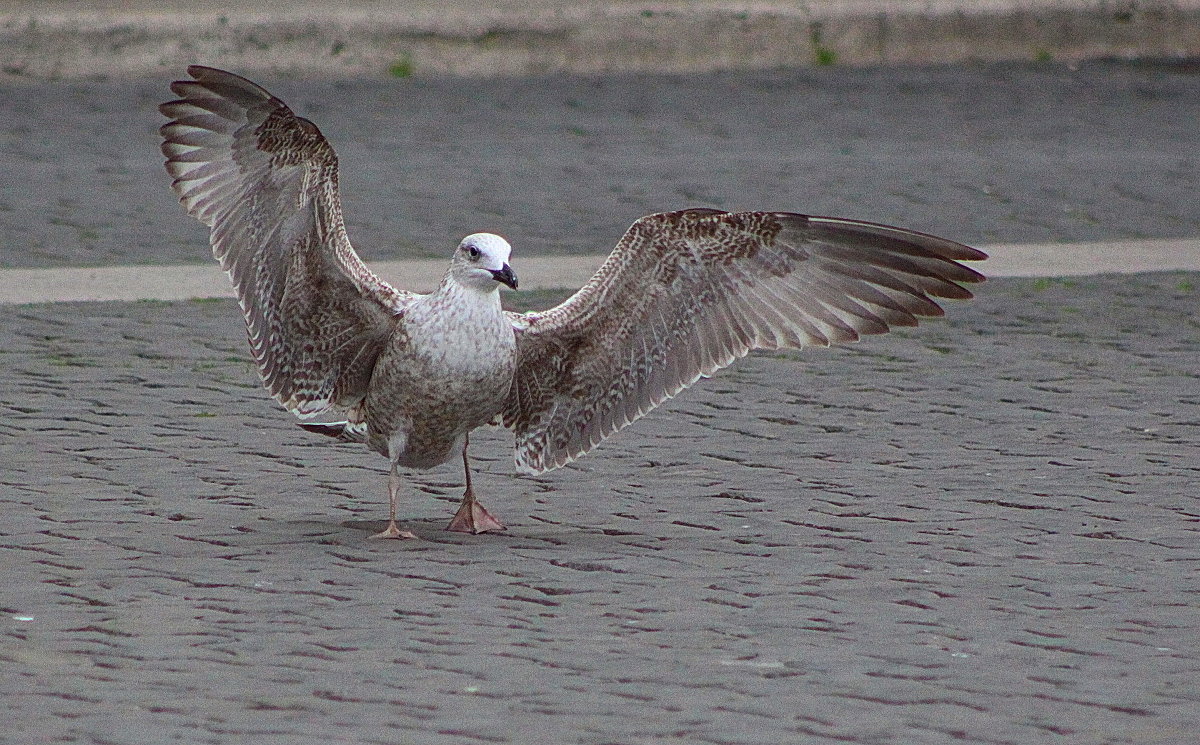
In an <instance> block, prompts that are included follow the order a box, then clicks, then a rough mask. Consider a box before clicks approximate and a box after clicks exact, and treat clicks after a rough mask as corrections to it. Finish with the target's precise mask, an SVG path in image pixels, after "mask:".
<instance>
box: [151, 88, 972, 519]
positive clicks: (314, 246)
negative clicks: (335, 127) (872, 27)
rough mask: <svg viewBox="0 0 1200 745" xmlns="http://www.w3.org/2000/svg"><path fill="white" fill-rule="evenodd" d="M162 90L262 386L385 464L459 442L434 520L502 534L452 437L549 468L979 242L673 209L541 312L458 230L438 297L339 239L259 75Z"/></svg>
mask: <svg viewBox="0 0 1200 745" xmlns="http://www.w3.org/2000/svg"><path fill="white" fill-rule="evenodd" d="M188 73H189V74H190V75H191V76H192V78H193V80H183V81H177V82H175V83H173V84H172V85H171V90H172V91H173V92H174V93H175V94H176V95H178V96H179V97H180V98H179V100H176V101H171V102H169V103H165V104H163V105H162V106H161V107H159V108H160V110H161V111H162V113H163V114H164V115H166V116H167V117H168V118H169V119H170V120H171V121H170V122H169V123H167V124H166V125H164V126H163V127H162V130H161V131H162V136H163V140H164V141H163V145H162V151H163V154H164V155H165V156H166V158H167V162H166V167H167V171H168V172H169V173H170V174H171V176H172V177H173V179H174V181H173V183H172V186H173V188H174V190H175V193H176V194H178V195H179V200H180V202H181V203H182V204H183V206H184V208H185V209H186V210H187V212H188V214H190V215H192V216H193V217H196V218H197V219H199V220H200V221H202V222H203V223H204V224H206V225H208V226H209V228H210V229H211V240H212V248H213V255H214V256H215V257H216V259H217V260H218V261H220V263H221V266H222V268H224V269H225V271H226V272H227V273H228V275H229V278H230V280H231V281H232V282H233V286H234V289H235V291H236V294H237V297H238V302H239V303H240V304H241V307H242V312H243V313H244V315H245V318H246V328H247V331H248V335H249V340H250V348H251V351H252V352H253V354H254V359H255V361H256V362H257V363H258V370H259V373H260V374H261V376H262V380H263V383H264V385H265V386H266V388H267V390H268V391H270V393H271V395H272V396H274V397H275V399H276V400H277V401H279V402H280V403H281V404H283V406H284V407H286V408H287V409H288V410H290V411H291V412H292V413H293V414H295V415H296V416H297V417H299V418H300V419H301V420H311V419H312V418H314V417H318V416H319V417H322V418H332V417H344V419H345V421H341V422H335V423H322V422H311V421H305V422H303V423H302V424H301V426H302V427H304V428H305V429H308V430H310V431H314V432H320V433H322V434H327V435H331V436H334V437H337V438H340V439H343V440H349V441H356V442H362V443H365V444H366V445H367V446H369V447H370V448H371V449H372V450H375V451H376V452H378V453H380V454H382V455H385V456H387V458H388V459H389V460H390V461H391V470H390V472H389V475H388V498H389V502H390V506H391V507H390V509H391V511H390V518H389V521H388V526H387V529H386V530H384V531H383V532H381V533H379V534H378V535H377V536H375V537H380V538H410V537H413V534H412V533H410V532H408V531H405V530H401V529H400V528H399V526H398V525H397V523H396V502H397V498H398V495H399V492H400V487H401V480H400V475H399V471H398V469H399V468H400V467H404V468H415V469H424V468H432V467H433V466H436V465H438V464H441V463H445V462H447V461H449V460H450V459H452V458H454V457H456V456H459V455H461V457H462V459H463V467H464V470H465V472H466V492H465V493H464V495H463V498H462V503H461V505H460V506H459V509H458V512H457V513H456V514H455V516H454V518H453V519H452V520H451V521H450V524H449V526H448V529H449V530H455V531H463V532H471V533H480V532H484V531H488V530H500V529H503V527H504V526H503V524H501V522H500V521H499V520H497V519H496V518H495V517H493V516H492V515H491V514H490V513H489V512H488V511H487V510H486V509H484V507H483V505H481V504H480V503H479V501H478V500H476V498H475V494H474V492H473V490H472V488H471V469H470V465H469V463H468V461H467V442H468V435H469V434H470V432H471V431H472V430H473V429H475V428H476V427H480V426H482V425H485V424H488V423H501V424H503V425H504V426H505V427H508V428H510V429H512V430H513V432H514V435H515V451H516V465H517V468H518V469H520V470H522V471H526V472H531V473H538V472H541V471H545V470H549V469H552V468H558V467H559V466H562V465H564V464H566V463H568V462H570V461H571V460H573V459H574V458H577V457H578V456H580V455H582V454H584V453H586V452H587V451H589V450H591V449H592V448H593V447H595V446H596V445H598V444H599V443H600V442H601V441H602V440H604V439H605V438H606V437H608V436H609V435H611V434H612V433H614V432H616V431H617V430H619V429H621V428H622V427H624V426H625V425H627V424H629V423H630V422H632V421H634V420H636V419H638V418H639V417H641V416H642V415H644V414H646V413H647V412H649V411H650V410H651V409H653V408H654V407H655V406H657V405H658V404H660V403H662V402H663V401H664V400H666V399H668V398H670V397H671V396H674V395H675V394H676V393H678V392H679V391H681V390H682V389H684V388H686V387H688V386H690V385H691V384H692V383H694V382H696V380H698V379H699V378H701V377H704V376H707V375H710V374H712V373H713V372H715V371H716V370H718V369H720V368H722V367H725V366H726V365H729V364H730V363H732V362H733V361H734V360H736V359H738V358H739V357H743V356H745V355H746V354H748V353H749V352H750V351H751V350H754V349H780V348H792V349H799V348H802V347H807V346H829V345H830V344H834V343H843V342H852V341H856V340H857V339H858V338H859V336H861V335H863V334H881V333H884V332H886V331H888V330H889V328H891V327H893V326H915V325H916V324H917V317H919V316H939V315H942V313H943V311H942V309H941V307H940V306H938V305H937V303H935V302H934V301H933V300H932V299H931V298H955V299H966V298H970V297H971V293H970V292H969V291H967V289H966V288H964V287H963V286H962V285H963V284H967V283H974V282H981V281H983V279H984V277H983V275H982V274H979V273H978V272H976V271H974V270H973V269H969V268H967V267H966V266H964V265H962V264H960V263H958V262H959V261H964V260H966V261H978V260H981V259H984V258H986V256H985V254H983V253H982V252H980V251H977V250H975V249H973V248H969V247H967V246H964V245H961V244H958V243H954V242H952V241H948V240H945V239H942V238H937V237H934V236H931V235H925V234H923V233H917V232H914V231H911V230H904V229H902V228H895V227H890V226H887V225H877V224H874V223H868V222H860V221H856V220H843V219H838V218H830V217H811V216H806V215H800V214H794V213H788V212H738V213H729V212H722V211H720V210H714V209H687V210H681V211H678V212H666V213H662V214H655V215H648V216H646V217H643V218H641V219H639V220H637V221H636V222H634V223H633V225H632V226H630V228H629V230H628V231H627V232H626V233H625V235H624V236H623V237H622V238H621V240H620V242H619V243H617V246H616V248H614V249H613V251H612V254H611V255H610V256H609V257H608V259H607V260H606V261H605V262H604V264H603V265H602V266H601V267H600V269H599V270H598V271H597V272H596V274H595V276H593V277H592V278H591V279H590V280H589V281H588V283H587V284H586V285H584V286H583V288H582V289H580V290H579V291H578V292H576V293H575V294H574V295H572V296H571V297H570V298H569V299H567V300H566V301H565V302H563V303H562V304H561V305H558V306H556V307H554V308H551V309H549V310H545V311H540V312H534V313H510V312H506V311H504V310H502V309H501V306H500V292H499V288H500V285H502V284H504V285H508V286H509V287H512V288H513V289H516V287H517V278H516V275H515V274H513V271H512V269H511V268H510V267H509V264H508V261H509V254H510V250H511V249H510V247H509V244H508V242H507V241H505V240H504V239H503V238H501V237H500V236H497V235H491V234H488V233H476V234H474V235H469V236H467V237H466V238H464V239H463V240H462V242H461V243H460V244H459V245H458V248H457V249H456V250H455V252H454V255H453V257H452V258H451V260H450V268H449V269H448V270H447V271H446V274H445V276H444V277H443V279H442V281H441V284H440V285H439V286H438V288H437V290H435V291H434V292H432V293H430V294H428V295H421V294H416V293H412V292H405V291H401V290H397V289H395V288H393V287H392V286H391V285H389V284H388V283H386V282H384V281H383V280H382V279H380V278H379V277H378V276H376V275H375V274H374V273H372V272H371V270H370V269H368V268H367V267H366V265H365V264H363V262H362V261H361V260H360V259H359V257H358V255H357V254H356V253H355V252H354V249H353V248H352V247H351V245H350V241H349V239H348V238H347V236H346V230H345V226H344V224H343V222H342V208H341V200H340V198H339V196H338V170H337V157H336V156H335V155H334V152H333V148H332V147H331V146H330V145H329V143H328V141H326V140H325V138H324V136H322V135H321V132H320V130H318V129H317V127H316V125H315V124H313V123H312V122H310V121H308V120H307V119H303V118H301V117H298V116H296V115H295V114H293V113H292V111H291V110H290V109H289V108H288V107H287V106H286V105H284V103H283V102H282V101H280V100H279V99H278V98H275V97H274V96H272V95H271V94H270V93H268V92H267V91H266V90H264V89H263V88H261V87H259V86H258V85H255V84H254V83H252V82H250V81H249V80H246V79H245V78H242V77H239V76H237V75H234V74H232V73H228V72H224V71H221V70H216V69H213V68H210V67H201V66H198V65H195V66H192V67H189V68H188Z"/></svg>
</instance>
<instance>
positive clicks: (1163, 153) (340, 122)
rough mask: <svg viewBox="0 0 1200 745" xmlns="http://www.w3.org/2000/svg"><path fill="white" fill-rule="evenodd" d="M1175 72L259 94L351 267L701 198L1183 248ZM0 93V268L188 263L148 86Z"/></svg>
mask: <svg viewBox="0 0 1200 745" xmlns="http://www.w3.org/2000/svg"><path fill="white" fill-rule="evenodd" d="M1198 69H1200V68H1198V67H1197V65H1196V64H1195V63H1194V62H1191V61H1181V62H1162V63H1139V64H1127V63H1106V62H1098V63H1088V64H1084V65H1082V66H1081V67H1080V68H1079V69H1078V70H1071V69H1069V68H1067V67H1065V66H1062V65H1057V64H1043V65H1033V64H1030V65H1016V64H1011V65H988V66H983V65H981V66H965V67H940V68H939V67H933V68H907V69H904V68H901V69H866V70H856V69H848V68H839V67H833V68H820V69H811V70H798V71H779V72H764V73H723V74H714V75H704V76H693V77H688V76H626V77H612V78H600V77H595V78H588V77H571V76H561V77H555V78H544V79H526V78H514V79H499V80H469V79H450V78H445V79H433V80H428V79H397V80H382V81H380V80H372V81H302V80H274V81H264V82H265V83H268V84H269V86H270V88H271V89H272V90H273V91H274V92H276V94H277V95H280V96H281V97H283V98H284V99H285V100H286V101H288V102H289V103H291V104H292V106H293V107H294V108H295V109H296V110H297V111H299V112H301V113H302V114H304V115H306V116H309V117H311V118H312V119H313V120H315V121H316V122H317V123H318V125H319V126H321V127H322V129H323V131H324V132H325V133H326V136H327V137H329V139H330V140H331V141H332V142H333V143H334V145H335V147H336V148H337V150H338V153H339V155H340V157H341V161H342V185H343V195H344V202H345V207H346V214H347V221H348V225H349V230H350V235H351V239H352V240H354V242H355V244H356V245H357V246H358V247H359V250H360V251H361V252H362V253H363V254H364V255H365V256H367V257H368V258H370V259H377V258H379V259H382V258H412V257H418V256H438V257H440V256H445V255H446V254H447V253H448V251H449V250H450V249H451V248H452V247H453V246H454V245H455V244H456V243H457V241H458V239H459V238H461V237H462V236H463V235H466V234H468V233H471V232H475V231H477V230H489V231H493V232H499V233H501V234H503V235H506V236H507V237H508V238H509V239H510V240H511V241H512V243H513V245H514V247H515V250H516V252H517V254H518V255H520V254H555V253H599V252H604V251H607V250H608V248H610V247H611V246H612V245H613V244H614V243H615V242H616V240H617V238H619V237H620V235H621V233H622V232H623V231H624V229H625V228H626V227H627V226H628V225H629V223H631V222H633V220H635V219H637V218H638V217H640V216H642V215H644V214H647V213H649V212H656V211H661V210H664V209H674V208H679V207H685V206H694V205H708V206H715V207H719V208H724V209H738V208H764V209H767V208H769V209H786V210H794V211H799V212H807V213H809V214H827V215H838V216H845V217H856V218H860V219H867V220H876V221H881V222H893V223H896V224H900V225H905V226H907V227H912V228H916V229H921V230H926V231H930V232H933V233H937V234H940V235H946V236H947V237H950V238H955V239H958V240H961V241H966V242H975V243H1000V242H1028V243H1043V242H1052V241H1060V240H1061V241H1078V240H1096V239H1110V238H1173V237H1192V236H1195V235H1200V210H1198V209H1197V207H1196V200H1195V199H1194V198H1193V197H1194V195H1195V194H1196V193H1197V191H1198V190H1200V184H1197V173H1198V172H1200V170H1198V168H1197V158H1196V153H1197V152H1200V128H1197V127H1196V126H1195V123H1196V121H1198V120H1200V86H1198V83H1197V78H1196V75H1195V73H1196V71H1197V70H1198ZM182 74H183V71H182V70H178V71H171V72H167V73H164V75H163V76H162V77H161V78H158V79H137V80H131V81H122V82H116V81H113V82H79V81H76V82H64V83H58V84H22V85H9V86H6V87H4V88H3V89H2V90H3V95H2V96H0V137H2V138H3V140H2V141H0V169H2V170H3V172H4V174H5V179H3V180H2V181H0V235H3V236H4V241H3V243H2V244H0V266H8V267H41V266H84V265H86V266H95V265H106V264H127V263H135V264H136V263H196V262H203V261H205V260H206V257H207V256H208V247H207V242H206V235H205V231H204V230H203V228H202V227H201V226H200V225H199V224H197V223H195V222H194V221H192V220H190V219H189V218H187V217H185V216H184V215H183V214H182V211H181V210H180V209H179V208H178V206H177V205H176V204H175V201H174V198H173V196H172V195H171V193H170V192H169V190H168V189H167V187H166V176H165V172H164V171H163V169H162V163H161V157H160V156H159V153H158V144H159V139H158V135H157V128H158V126H159V125H160V124H161V123H162V122H163V119H162V118H161V117H160V116H159V114H158V113H157V111H156V110H155V107H156V105H157V104H158V103H160V102H161V101H163V100H165V99H166V98H167V97H169V96H170V93H169V91H168V90H167V85H168V83H169V81H170V80H171V79H173V78H175V77H180V76H182Z"/></svg>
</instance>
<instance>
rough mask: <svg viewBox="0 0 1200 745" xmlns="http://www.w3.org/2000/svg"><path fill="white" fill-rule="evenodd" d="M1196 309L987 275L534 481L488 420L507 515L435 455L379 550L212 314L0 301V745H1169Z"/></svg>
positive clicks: (227, 323) (231, 318)
mask: <svg viewBox="0 0 1200 745" xmlns="http://www.w3.org/2000/svg"><path fill="white" fill-rule="evenodd" d="M656 105H657V104H656ZM872 126H875V125H872ZM1131 136H1132V135H1131ZM464 188H465V189H475V188H477V187H476V185H471V184H468V185H464ZM601 188H602V189H603V188H604V187H601ZM1064 188H1068V187H1066V186H1064ZM1069 188H1075V187H1074V185H1071V186H1070V187H1069ZM637 209H638V210H640V209H641V207H640V206H639V207H638V208H637ZM531 219H533V218H531ZM942 219H944V220H951V219H952V218H951V217H949V216H946V217H944V218H942ZM1198 287H1200V275H1198V274H1182V273H1177V274H1155V275H1138V276H1134V277H1119V278H1113V277H1096V278H1087V279H1080V280H1074V281H1062V280H998V281H994V282H991V283H989V284H988V285H986V286H984V287H983V288H982V292H981V297H980V298H979V299H978V300H977V301H974V302H972V303H969V304H955V305H953V307H952V308H951V312H950V314H949V316H948V318H947V320H945V321H941V322H936V323H930V324H928V325H926V326H923V327H922V328H920V329H916V330H912V331H905V332H903V333H897V334H894V335H891V336H888V337H880V338H872V339H870V340H868V341H866V342H864V343H862V344H860V345H855V346H852V347H848V348H845V349H838V350H830V351H813V352H806V353H803V354H793V353H789V354H781V355H757V356H754V357H753V358H751V359H749V360H746V361H743V362H742V363H740V364H738V365H737V366H735V367H734V368H731V369H730V370H728V371H725V372H724V373H723V374H720V375H718V376H717V377H716V378H715V379H713V380H710V381H705V382H703V383H702V384H701V385H700V386H698V388H696V389H693V390H691V391H688V392H686V393H685V394H684V395H682V396H681V397H680V398H678V399H676V400H675V401H674V402H672V403H671V404H670V405H668V406H665V407H664V409H663V410H661V411H659V412H656V413H655V414H652V415H651V416H650V417H648V418H647V419H645V420H643V421H641V422H639V423H638V424H636V425H634V426H633V427H631V428H630V429H628V430H626V431H624V432H622V433H620V434H619V435H617V436H616V437H615V438H614V439H612V440H610V441H609V442H608V443H606V444H605V445H603V446H602V447H601V448H600V449H599V450H598V451H597V452H595V453H592V454H591V455H589V456H587V457H585V458H583V459H581V460H580V461H578V462H577V463H576V464H574V465H572V466H571V467H568V468H566V469H563V470H561V471H558V472H554V473H550V474H546V475H543V476H539V477H517V476H514V475H511V466H510V455H509V452H508V450H507V443H506V441H505V439H504V438H502V437H500V435H499V434H493V435H492V436H489V437H484V438H479V444H478V446H477V447H476V464H477V466H478V467H479V469H480V470H481V473H480V476H479V478H478V479H477V481H476V484H477V487H480V488H481V489H482V493H483V494H484V497H485V499H486V502H487V504H488V505H489V506H490V507H491V508H492V509H493V510H494V511H496V512H497V513H498V514H500V515H502V516H503V517H504V518H505V519H506V520H507V521H508V522H509V525H510V526H511V527H510V529H509V531H508V532H506V533H504V534H502V535H488V536H477V537H469V536H460V535H452V534H447V533H444V532H442V531H441V530H440V528H441V527H442V526H443V524H444V523H445V522H446V521H447V520H448V518H449V517H450V514H451V512H452V511H453V505H454V503H455V502H456V501H457V499H458V497H459V493H460V490H461V483H460V480H461V475H460V474H459V473H458V471H457V470H455V469H453V468H450V467H444V468H442V469H439V470H435V471H432V472H428V473H425V474H421V475H418V476H417V477H415V478H414V479H413V480H412V482H411V483H412V484H413V485H414V486H413V488H412V489H411V496H410V497H409V498H407V499H405V500H404V502H403V505H402V514H403V515H404V516H406V517H407V518H408V524H409V526H410V527H412V528H413V529H414V530H416V531H417V532H418V533H419V534H421V535H422V536H423V538H424V540H422V541H419V542H388V543H379V542H374V541H370V540H368V539H367V535H368V533H369V531H371V530H374V529H377V528H378V527H380V526H381V524H382V518H383V517H384V514H385V509H386V504H385V502H386V500H385V498H384V494H385V490H384V481H385V478H384V465H385V463H384V461H383V460H382V459H380V458H378V457H376V456H373V455H370V454H368V453H366V452H364V451H360V450H359V449H356V448H353V447H350V446H340V445H335V444H328V443H327V441H326V440H324V439H323V438H317V437H314V436H311V435H307V434H306V433H304V432H302V431H301V430H300V429H299V428H297V427H296V426H295V425H294V424H293V423H292V421H291V420H290V418H289V416H288V415H287V414H285V413H284V412H282V411H279V410H277V409H276V407H275V406H274V405H273V404H272V403H271V402H270V401H269V400H268V399H267V397H266V395H265V394H264V393H263V392H262V391H261V390H260V387H259V385H258V383H257V381H256V380H255V378H254V374H253V371H252V370H251V369H250V367H249V365H248V364H247V361H246V360H247V354H246V351H245V349H244V340H243V336H242V334H243V332H242V329H241V328H240V326H239V323H240V321H239V319H238V315H237V311H236V307H235V306H234V304H233V303H232V302H231V301H215V302H192V303H177V304H163V303H135V304H94V305H53V306H44V305H43V306H38V305H35V306H24V307H19V308H11V309H8V310H6V312H5V313H4V314H3V316H0V360H2V364H3V369H4V370H5V371H6V372H5V375H4V376H3V377H2V378H0V402H3V406H4V408H5V410H6V411H5V418H4V419H3V421H2V422H0V462H3V463H4V464H5V466H4V468H3V469H2V470H0V510H2V511H3V519H2V521H0V561H2V562H3V564H2V567H3V571H2V573H0V611H2V615H0V669H3V674H0V700H2V701H3V704H0V706H3V709H4V712H5V713H4V716H3V720H4V722H5V726H4V727H3V728H2V729H0V741H4V742H13V743H18V742H19V743H38V742H85V743H87V742H91V743H122V744H129V745H135V744H141V743H145V744H147V745H151V744H153V745H159V744H160V743H164V742H187V743H247V742H254V743H258V744H267V745H269V744H271V743H281V744H282V743H297V742H312V743H329V742H349V743H422V744H424V743H429V744H433V745H437V744H440V743H446V744H452V743H453V744H458V743H472V742H483V743H580V744H586V745H602V744H611V743H620V744H622V745H624V744H627V743H639V744H640V743H680V744H683V743H689V744H690V743H746V744H747V745H749V744H754V745H770V744H773V743H781V744H782V743H789V744H794V743H809V742H811V743H823V742H830V743H832V742H853V743H869V744H885V743H886V744H893V743H894V744H896V745H900V744H903V745H910V744H913V743H960V742H968V743H1012V744H1013V745H1017V744H1020V745H1024V744H1025V743H1041V742H1047V743H1058V742H1064V743H1065V742H1069V743H1130V744H1133V743H1136V744H1138V745H1144V744H1146V743H1162V744H1165V743H1170V744H1172V745H1175V744H1179V745H1182V744H1183V743H1189V742H1192V741H1194V738H1195V733H1196V731H1197V729H1198V728H1200V684H1198V683H1197V681H1198V680H1200V650H1198V644H1197V639H1198V638H1200V611H1198V610H1197V608H1198V607H1200V606H1198V602H1197V601H1198V598H1197V596H1196V593H1197V579H1196V578H1197V576H1198V575H1197V569H1198V567H1197V564H1198V563H1200V548H1198V546H1197V525H1198V519H1200V502H1198V499H1197V489H1196V483H1197V480H1198V478H1200V473H1198V471H1200V461H1198V460H1197V454H1198V453H1200V380H1198V374H1197V367H1196V361H1197V359H1198V358H1200V324H1198V322H1197V317H1196V316H1195V308H1196V300H1197V293H1198V292H1200V290H1198ZM550 300H551V298H548V297H538V298H533V299H532V300H531V302H540V303H543V304H544V303H548V302H550Z"/></svg>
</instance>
